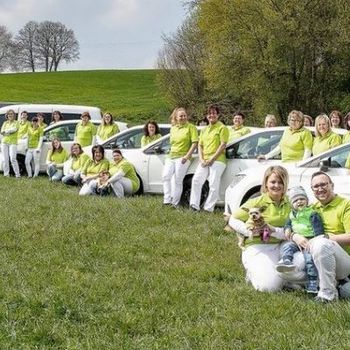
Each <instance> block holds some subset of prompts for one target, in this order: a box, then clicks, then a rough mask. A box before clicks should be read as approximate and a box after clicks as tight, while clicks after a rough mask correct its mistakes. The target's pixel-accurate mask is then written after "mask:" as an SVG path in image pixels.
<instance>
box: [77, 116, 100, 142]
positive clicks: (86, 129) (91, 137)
mask: <svg viewBox="0 0 350 350" xmlns="http://www.w3.org/2000/svg"><path fill="white" fill-rule="evenodd" d="M90 119H91V116H90V113H89V112H84V113H83V114H82V115H81V122H79V123H78V124H77V126H76V128H75V135H74V142H75V143H79V144H80V145H81V147H85V146H90V145H94V144H95V138H96V126H95V125H94V124H93V123H91V121H90Z"/></svg>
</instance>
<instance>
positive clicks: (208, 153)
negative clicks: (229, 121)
mask: <svg viewBox="0 0 350 350" xmlns="http://www.w3.org/2000/svg"><path fill="white" fill-rule="evenodd" d="M228 136H229V132H228V129H227V127H226V125H224V124H223V123H221V122H220V121H218V122H216V123H215V124H213V125H210V124H209V125H208V126H206V127H205V128H204V129H202V131H201V134H200V136H199V144H200V145H201V147H202V151H203V158H204V160H209V159H210V158H211V157H212V156H213V155H214V154H215V152H216V150H217V149H218V148H219V146H220V144H221V143H222V142H225V143H227V142H228ZM216 160H217V161H219V162H223V163H226V153H225V150H223V152H222V153H221V154H220V156H219V157H218V158H217V159H216Z"/></svg>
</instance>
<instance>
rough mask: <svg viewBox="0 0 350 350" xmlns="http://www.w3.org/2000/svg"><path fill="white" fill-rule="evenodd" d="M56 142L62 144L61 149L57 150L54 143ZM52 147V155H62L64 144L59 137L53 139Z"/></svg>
mask: <svg viewBox="0 0 350 350" xmlns="http://www.w3.org/2000/svg"><path fill="white" fill-rule="evenodd" d="M55 141H58V142H59V143H60V147H58V148H55V146H54V145H53V143H54V142H55ZM51 147H52V153H55V152H58V153H61V152H62V151H63V147H62V144H61V140H60V139H59V138H58V137H55V138H53V139H52V141H51Z"/></svg>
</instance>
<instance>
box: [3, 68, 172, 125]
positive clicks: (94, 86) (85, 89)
mask: <svg viewBox="0 0 350 350" xmlns="http://www.w3.org/2000/svg"><path fill="white" fill-rule="evenodd" d="M156 74H157V71H156V70H94V71H71V72H51V73H18V74H2V75H1V90H0V101H14V102H31V103H62V104H82V105H91V106H97V107H100V108H101V109H102V111H110V112H111V113H112V114H113V115H114V116H115V117H117V118H118V119H122V120H125V121H128V122H130V123H132V124H137V123H140V122H143V121H145V120H147V119H149V118H154V119H156V120H158V121H160V122H161V121H163V122H164V121H167V120H168V117H169V112H170V109H171V107H170V106H168V105H167V104H166V102H165V101H164V99H163V98H162V96H161V94H160V91H159V90H158V87H157V85H156Z"/></svg>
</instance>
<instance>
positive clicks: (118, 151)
mask: <svg viewBox="0 0 350 350" xmlns="http://www.w3.org/2000/svg"><path fill="white" fill-rule="evenodd" d="M112 153H118V154H120V155H121V156H122V157H123V154H122V151H121V150H120V149H119V148H115V149H114V150H113V151H112Z"/></svg>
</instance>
